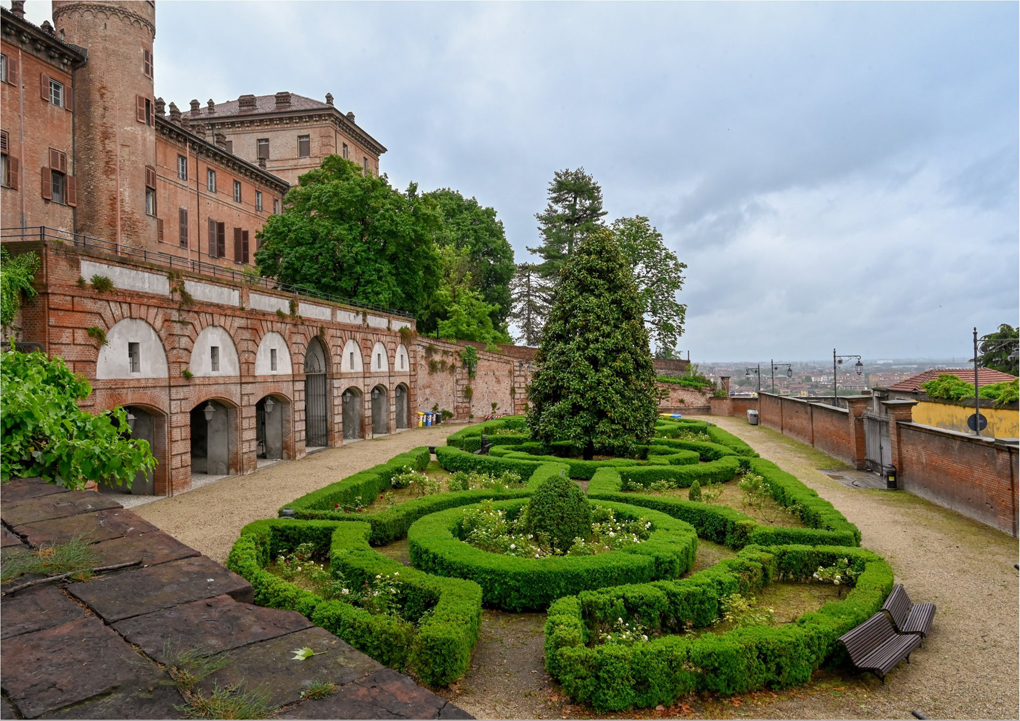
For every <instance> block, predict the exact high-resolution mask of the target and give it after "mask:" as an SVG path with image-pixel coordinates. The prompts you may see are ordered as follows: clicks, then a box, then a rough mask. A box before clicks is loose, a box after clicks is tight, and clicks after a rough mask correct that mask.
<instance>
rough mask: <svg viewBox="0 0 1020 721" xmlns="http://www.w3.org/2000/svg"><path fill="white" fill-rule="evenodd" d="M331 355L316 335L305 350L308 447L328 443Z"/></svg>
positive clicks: (306, 437) (306, 436)
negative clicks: (328, 376)
mask: <svg viewBox="0 0 1020 721" xmlns="http://www.w3.org/2000/svg"><path fill="white" fill-rule="evenodd" d="M328 369H329V355H328V352H327V350H326V346H325V345H324V344H323V343H322V341H320V340H319V338H318V337H317V336H315V337H313V338H312V339H311V340H310V341H308V346H307V348H306V349H305V360H304V371H305V448H325V447H326V446H328V445H329V418H330V413H329V409H330V403H329V390H328V388H329V384H328V382H327V372H328Z"/></svg>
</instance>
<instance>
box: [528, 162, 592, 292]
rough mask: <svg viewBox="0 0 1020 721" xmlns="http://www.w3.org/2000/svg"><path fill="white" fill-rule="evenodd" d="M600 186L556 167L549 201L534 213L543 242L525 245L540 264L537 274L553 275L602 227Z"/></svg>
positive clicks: (585, 176)
mask: <svg viewBox="0 0 1020 721" xmlns="http://www.w3.org/2000/svg"><path fill="white" fill-rule="evenodd" d="M605 214H606V211H605V210H603V209H602V188H600V187H599V184H598V183H596V182H595V179H594V178H593V177H592V176H591V175H589V174H588V173H586V172H584V168H578V169H577V170H569V169H568V170H557V171H556V172H555V174H554V175H553V179H552V182H551V183H549V202H548V204H547V205H546V206H545V210H544V211H542V212H541V213H538V214H536V215H535V218H537V219H538V231H539V233H541V234H542V244H541V245H539V246H538V247H537V248H528V250H530V251H531V252H532V253H535V254H537V255H538V256H539V257H540V258H541V259H542V263H541V264H540V266H539V269H540V271H539V272H540V273H541V274H542V275H543V276H544V277H546V278H555V277H556V276H557V275H558V274H559V272H560V269H561V268H562V267H563V264H564V263H565V262H566V260H567V258H569V257H570V256H571V255H572V254H573V252H574V249H575V248H577V246H578V245H579V244H580V243H581V241H583V240H584V239H585V238H587V237H588V236H590V235H591V234H592V233H594V232H595V231H596V230H598V229H599V228H600V227H602V217H603V216H604V215H605Z"/></svg>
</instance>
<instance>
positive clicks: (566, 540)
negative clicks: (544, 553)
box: [522, 475, 591, 549]
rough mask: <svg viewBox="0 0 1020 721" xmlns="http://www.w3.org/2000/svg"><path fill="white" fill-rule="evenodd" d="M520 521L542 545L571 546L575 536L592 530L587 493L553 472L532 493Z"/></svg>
mask: <svg viewBox="0 0 1020 721" xmlns="http://www.w3.org/2000/svg"><path fill="white" fill-rule="evenodd" d="M522 525H523V527H524V530H525V532H527V533H530V534H533V535H534V536H535V538H536V539H537V541H538V542H539V544H541V545H552V546H554V547H556V548H561V549H567V548H570V546H571V544H573V542H574V539H575V538H587V537H588V536H589V535H590V534H591V506H590V505H589V503H588V497H587V496H585V495H584V491H582V490H581V489H580V488H579V487H578V485H577V484H576V483H574V482H573V481H572V480H570V479H569V478H567V477H566V476H562V475H561V476H553V477H552V478H550V479H548V480H547V481H546V482H545V483H543V484H542V485H541V486H539V488H538V490H536V491H535V495H534V496H532V497H531V501H529V502H528V506H527V510H526V515H525V519H524V522H523V524H522Z"/></svg>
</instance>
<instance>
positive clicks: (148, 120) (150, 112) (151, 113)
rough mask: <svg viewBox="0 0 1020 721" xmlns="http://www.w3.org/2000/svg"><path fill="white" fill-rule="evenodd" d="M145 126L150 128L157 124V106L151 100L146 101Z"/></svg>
mask: <svg viewBox="0 0 1020 721" xmlns="http://www.w3.org/2000/svg"><path fill="white" fill-rule="evenodd" d="M145 124H146V125H148V126H153V125H155V124H156V105H155V103H153V102H152V101H151V100H150V99H149V98H146V99H145Z"/></svg>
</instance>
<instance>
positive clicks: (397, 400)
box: [393, 383, 411, 430]
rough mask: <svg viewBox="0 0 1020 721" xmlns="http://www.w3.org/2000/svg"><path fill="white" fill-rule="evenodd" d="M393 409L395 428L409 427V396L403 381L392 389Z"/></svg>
mask: <svg viewBox="0 0 1020 721" xmlns="http://www.w3.org/2000/svg"><path fill="white" fill-rule="evenodd" d="M393 411H394V416H395V420H396V424H397V430H403V429H404V428H410V427H411V396H410V395H409V394H408V391H407V385H406V384H404V383H401V384H400V385H398V386H397V387H396V388H395V389H394V390H393Z"/></svg>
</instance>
